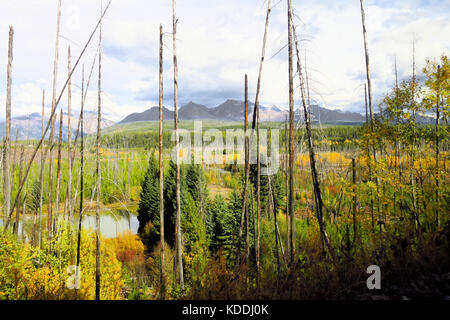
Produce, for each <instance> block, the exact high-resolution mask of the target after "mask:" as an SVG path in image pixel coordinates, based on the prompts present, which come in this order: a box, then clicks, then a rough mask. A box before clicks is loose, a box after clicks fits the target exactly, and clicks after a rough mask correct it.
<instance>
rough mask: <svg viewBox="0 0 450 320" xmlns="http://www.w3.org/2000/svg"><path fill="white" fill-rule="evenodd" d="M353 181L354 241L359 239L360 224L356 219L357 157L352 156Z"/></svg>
mask: <svg viewBox="0 0 450 320" xmlns="http://www.w3.org/2000/svg"><path fill="white" fill-rule="evenodd" d="M352 182H353V186H352V188H353V197H352V204H353V207H352V214H353V243H355V241H356V239H357V232H358V225H357V220H356V168H355V158H352Z"/></svg>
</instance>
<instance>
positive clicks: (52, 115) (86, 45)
mask: <svg viewBox="0 0 450 320" xmlns="http://www.w3.org/2000/svg"><path fill="white" fill-rule="evenodd" d="M110 4H111V0H110V1H109V2H108V5H107V6H106V8H105V10H103V14H102V16H101V18H103V17H104V15H105V14H106V12H107V11H108V8H109V6H110ZM101 18H100V19H101ZM99 25H100V20H99V21H98V23H97V25H96V26H95V28H94V30H93V31H92V33H91V35H90V37H89V39H88V40H87V42H86V44H85V45H84V47H83V50H81V53H80V55H79V56H78V59H77V61H76V62H75V65H74V66H73V68H72V71H71V72H70V75H69V77H68V79H67V80H66V82H65V83H64V86H63V88H62V89H61V92H60V94H59V96H58V99H57V100H56V104H55V105H53V106H52V110H51V112H50V119H52V118H53V117H54V115H55V112H56V107H57V106H58V104H59V102H60V101H61V98H62V95H63V93H64V90H65V89H66V87H67V83H68V82H69V78H70V77H71V76H72V74H73V73H74V71H75V70H76V68H77V66H78V63H79V62H80V60H81V58H82V57H83V55H84V53H85V52H86V49H87V47H88V46H89V43H90V42H91V40H92V38H93V37H94V34H95V32H96V31H97V29H98V26H99ZM49 127H50V121H49V122H48V123H47V125H46V127H45V129H44V132H43V134H42V136H41V138H40V139H39V141H38V143H37V145H36V147H35V148H34V151H33V153H32V154H31V157H30V160H29V161H28V165H27V169H26V170H25V175H24V177H23V179H22V181H21V182H20V184H19V189H18V191H21V190H22V188H23V185H24V181H25V180H26V179H27V177H28V174H29V172H30V168H31V165H32V163H33V161H34V158H35V157H36V154H37V153H38V151H39V148H40V147H41V145H42V143H43V141H44V138H45V135H46V134H47V131H48V128H49ZM13 203H14V204H13V207H12V208H11V210H14V209H13V208H14V207H15V205H16V204H17V197H16V198H15V199H14V202H13ZM11 210H10V214H12V212H11Z"/></svg>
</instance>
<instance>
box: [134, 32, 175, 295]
mask: <svg viewBox="0 0 450 320" xmlns="http://www.w3.org/2000/svg"><path fill="white" fill-rule="evenodd" d="M127 156H128V154H127ZM159 224H160V226H159V234H160V243H161V253H160V255H161V291H160V298H161V299H162V300H164V299H165V297H166V275H165V270H164V268H165V264H164V246H165V243H164V166H163V27H162V25H160V26H159Z"/></svg>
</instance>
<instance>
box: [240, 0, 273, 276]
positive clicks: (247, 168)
mask: <svg viewBox="0 0 450 320" xmlns="http://www.w3.org/2000/svg"><path fill="white" fill-rule="evenodd" d="M270 5H271V0H269V1H268V2H267V13H266V21H265V26H264V36H263V43H262V50H261V60H260V62H259V72H258V80H257V83H256V97H255V105H254V107H253V123H252V131H251V136H250V142H249V145H252V141H253V134H254V131H255V127H256V121H257V114H258V109H259V93H260V90H261V77H262V71H263V65H264V58H265V52H266V40H267V29H268V27H269V16H270V12H271V6H270ZM257 149H258V150H257V153H258V151H259V143H258V142H257ZM249 160H250V159H249ZM257 162H258V169H257V171H258V172H257V175H258V179H259V176H260V172H259V170H260V167H259V153H258V159H257ZM245 171H246V174H247V177H248V175H249V172H250V161H248V162H247V164H246V168H245ZM246 179H248V178H246ZM247 186H248V181H247ZM247 189H248V188H244V196H243V198H244V202H245V204H243V206H242V212H241V225H240V228H239V238H238V243H237V254H236V259H237V261H238V264H237V265H239V261H241V240H242V234H243V228H244V218H245V210H246V208H247V202H248V190H247ZM257 193H258V192H257ZM257 197H259V196H258V194H257ZM260 205H261V204H259V210H258V209H257V216H258V217H257V221H256V243H255V249H256V270H257V272H256V273H257V282H258V277H259V242H260V241H259V219H260V213H261V206H260Z"/></svg>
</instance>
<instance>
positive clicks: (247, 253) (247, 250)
mask: <svg viewBox="0 0 450 320" xmlns="http://www.w3.org/2000/svg"><path fill="white" fill-rule="evenodd" d="M244 81H245V85H244V87H245V88H244V149H245V150H244V152H245V155H244V157H245V159H244V165H245V173H244V179H245V181H244V190H246V189H247V188H248V179H249V171H247V169H250V166H249V163H250V161H249V155H250V153H249V141H248V136H247V131H248V77H247V74H246V75H245V80H244ZM243 201H244V203H243V206H242V210H245V221H246V228H247V229H246V235H245V263H247V264H248V259H249V256H250V244H249V216H248V213H249V211H248V192H244V199H243ZM241 224H242V221H241Z"/></svg>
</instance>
